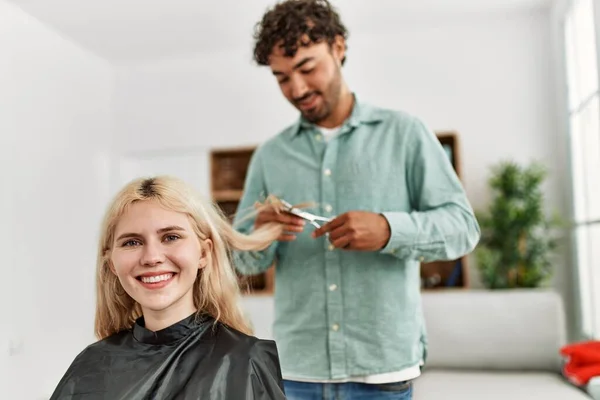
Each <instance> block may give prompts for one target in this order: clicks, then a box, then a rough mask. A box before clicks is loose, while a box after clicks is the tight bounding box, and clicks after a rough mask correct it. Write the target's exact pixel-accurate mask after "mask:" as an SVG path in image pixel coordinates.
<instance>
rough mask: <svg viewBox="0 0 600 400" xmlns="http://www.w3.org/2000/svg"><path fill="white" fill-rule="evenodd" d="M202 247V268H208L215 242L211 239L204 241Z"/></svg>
mask: <svg viewBox="0 0 600 400" xmlns="http://www.w3.org/2000/svg"><path fill="white" fill-rule="evenodd" d="M201 247H202V255H201V256H200V267H199V269H200V268H206V266H208V263H209V261H210V259H211V254H212V250H213V242H212V240H210V239H204V240H203V241H202V243H201Z"/></svg>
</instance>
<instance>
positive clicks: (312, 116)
mask: <svg viewBox="0 0 600 400" xmlns="http://www.w3.org/2000/svg"><path fill="white" fill-rule="evenodd" d="M341 91H342V80H341V73H340V71H339V70H338V72H337V73H336V75H335V77H334V78H333V80H332V81H331V83H330V84H329V86H328V87H327V89H326V91H325V92H324V93H323V92H320V91H313V92H310V93H308V94H306V95H305V96H303V97H302V98H301V99H298V100H297V102H301V101H302V100H304V99H305V98H307V97H309V96H311V95H313V94H314V95H317V96H321V99H322V100H323V102H322V104H321V106H320V107H317V108H314V109H312V110H308V111H300V112H301V113H302V116H303V117H304V118H305V119H306V120H307V121H309V122H311V123H313V124H317V123H319V122H321V121H323V120H325V119H327V118H329V116H330V115H331V113H332V112H333V110H335V108H336V107H337V105H338V103H339V101H340V95H341Z"/></svg>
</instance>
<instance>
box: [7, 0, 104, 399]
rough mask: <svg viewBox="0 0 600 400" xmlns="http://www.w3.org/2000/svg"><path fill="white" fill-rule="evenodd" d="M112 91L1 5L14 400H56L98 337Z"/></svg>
mask: <svg viewBox="0 0 600 400" xmlns="http://www.w3.org/2000/svg"><path fill="white" fill-rule="evenodd" d="M112 85H113V71H112V68H111V67H110V65H109V64H108V63H107V62H105V61H103V60H101V59H99V58H96V57H95V56H92V55H90V54H88V53H87V52H86V51H84V50H82V49H80V48H78V47H76V46H74V45H72V44H70V43H69V42H68V41H66V40H65V39H63V38H61V37H60V36H59V35H57V34H56V33H54V32H53V31H51V30H49V29H47V28H46V27H44V26H43V25H42V24H40V23H39V22H38V21H36V20H34V19H33V18H31V17H30V16H28V15H27V14H25V13H23V12H21V11H20V10H19V9H17V8H15V7H14V6H12V5H8V4H7V3H5V2H4V1H0V88H1V89H0V135H1V136H0V137H1V142H0V174H1V179H0V181H1V182H2V186H1V189H0V192H1V196H0V198H1V199H2V200H1V201H2V207H0V213H1V214H0V221H2V222H1V223H0V227H1V228H0V229H1V231H0V232H1V236H0V247H1V251H0V254H1V257H2V260H1V262H0V265H1V268H2V276H3V277H4V288H3V289H2V290H0V293H2V299H1V300H3V301H2V305H3V310H4V311H3V319H2V327H1V329H0V332H1V334H0V340H2V342H0V345H1V346H0V350H1V351H2V353H1V354H0V379H1V380H0V393H1V395H0V397H2V398H3V399H15V400H20V399H26V400H32V399H39V398H43V396H46V398H47V397H48V394H49V393H51V392H52V390H53V389H54V387H55V385H56V384H57V383H58V379H60V377H61V376H62V374H63V373H64V371H65V369H66V368H67V366H68V365H69V364H70V362H71V361H72V360H73V358H74V357H75V355H76V354H77V352H79V351H81V350H82V349H83V347H84V346H85V345H87V344H88V343H90V342H91V341H92V340H93V312H94V300H95V299H94V269H95V254H96V232H95V229H96V228H95V227H97V226H98V225H99V218H100V213H101V211H102V208H103V207H104V206H105V205H106V201H107V198H106V196H107V194H108V192H107V189H108V186H107V182H108V179H109V177H108V176H107V171H108V168H109V167H110V165H111V164H110V161H109V159H108V157H109V155H110V146H111V132H112V122H111V94H112V87H113V86H112ZM7 183H8V185H7ZM10 346H12V347H13V348H12V351H9V347H10ZM10 353H12V355H9V354H10Z"/></svg>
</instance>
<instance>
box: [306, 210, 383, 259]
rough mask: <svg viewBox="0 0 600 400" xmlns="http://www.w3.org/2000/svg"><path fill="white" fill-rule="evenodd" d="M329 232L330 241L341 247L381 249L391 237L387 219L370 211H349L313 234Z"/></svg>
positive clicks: (320, 234) (369, 249) (318, 234)
mask: <svg viewBox="0 0 600 400" xmlns="http://www.w3.org/2000/svg"><path fill="white" fill-rule="evenodd" d="M326 233H329V241H330V242H331V243H332V244H333V245H334V246H335V247H336V248H339V249H346V250H366V251H377V250H381V249H382V248H383V247H384V246H385V245H386V244H387V242H388V240H389V239H390V235H391V230H390V226H389V224H388V222H387V219H386V218H385V217H384V216H383V215H381V214H377V213H373V212H369V211H349V212H347V213H344V214H341V215H339V216H338V217H336V218H335V219H333V220H331V221H329V222H328V223H326V224H325V225H323V226H322V227H321V228H319V229H317V230H315V231H314V232H313V234H312V236H313V237H314V238H318V237H320V236H323V235H324V234H326Z"/></svg>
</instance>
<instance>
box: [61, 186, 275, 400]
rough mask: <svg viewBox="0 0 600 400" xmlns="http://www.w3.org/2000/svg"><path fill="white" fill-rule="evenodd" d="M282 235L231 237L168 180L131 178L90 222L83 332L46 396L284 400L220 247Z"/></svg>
mask: <svg viewBox="0 0 600 400" xmlns="http://www.w3.org/2000/svg"><path fill="white" fill-rule="evenodd" d="M281 232H282V227H281V225H273V224H271V225H269V226H265V227H262V228H261V229H258V230H256V231H255V232H254V233H253V234H251V235H249V236H245V235H242V234H240V233H238V232H236V231H235V230H234V229H233V228H232V227H231V225H230V224H229V222H228V221H227V219H226V218H225V217H224V216H223V215H222V213H220V212H219V211H218V209H217V208H216V207H214V206H213V205H212V204H210V203H206V202H204V201H202V200H201V199H200V198H199V197H198V196H197V195H196V194H195V193H193V191H192V190H191V189H190V188H189V187H188V186H186V185H185V184H184V183H183V182H181V181H179V180H176V179H174V178H169V177H157V178H151V179H138V180H135V181H133V182H131V183H130V184H128V185H127V186H126V187H125V188H124V189H123V190H122V191H121V192H120V193H119V194H118V195H117V196H116V198H115V199H114V201H113V202H112V204H111V206H110V207H109V209H108V212H107V214H106V216H105V219H104V223H103V225H102V231H101V238H100V246H99V254H98V263H97V276H96V280H97V288H96V289H97V305H96V322H95V325H96V326H95V331H96V336H97V337H98V339H99V341H98V342H96V343H94V344H92V345H90V346H88V347H87V348H86V349H85V350H84V351H83V352H81V353H80V354H79V355H78V356H77V357H76V358H75V360H74V361H73V363H72V364H71V366H70V367H69V369H68V370H67V372H66V374H65V375H64V376H63V378H62V379H61V381H60V383H59V384H58V387H57V388H56V390H55V392H54V394H53V395H52V397H51V400H67V399H71V400H72V399H89V400H93V399H110V400H142V399H143V400H146V399H148V400H149V399H152V400H154V399H157V400H159V399H160V400H167V399H172V400H175V399H186V400H187V399H210V400H213V399H214V400H217V399H219V400H220V399H223V400H236V399H285V395H284V393H283V385H282V377H281V371H280V367H279V358H278V354H277V349H276V346H275V343H274V342H272V341H266V340H259V339H257V338H255V337H253V336H251V329H250V327H249V325H248V323H247V322H246V320H245V319H244V317H243V314H242V311H241V310H240V308H239V305H238V302H239V299H240V292H239V288H238V284H237V277H236V274H235V272H234V269H233V268H232V266H231V264H230V262H229V250H231V249H238V250H261V249H264V248H266V247H268V245H269V244H270V243H271V242H273V241H274V240H275V238H277V237H278V236H279V235H280V234H281Z"/></svg>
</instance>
